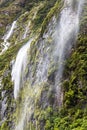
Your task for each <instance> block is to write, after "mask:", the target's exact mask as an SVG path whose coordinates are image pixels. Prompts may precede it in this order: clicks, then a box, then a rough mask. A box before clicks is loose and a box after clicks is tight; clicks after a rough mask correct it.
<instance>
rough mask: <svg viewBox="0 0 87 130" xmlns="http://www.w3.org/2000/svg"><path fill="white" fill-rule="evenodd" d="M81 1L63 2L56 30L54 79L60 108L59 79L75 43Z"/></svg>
mask: <svg viewBox="0 0 87 130" xmlns="http://www.w3.org/2000/svg"><path fill="white" fill-rule="evenodd" d="M83 3H84V1H83V0H79V1H78V0H76V1H74V0H65V1H64V9H63V10H62V12H61V17H60V21H59V24H58V26H57V30H56V35H55V36H56V37H55V39H56V49H55V57H56V56H57V57H58V72H57V75H56V78H55V86H56V91H57V100H58V104H59V106H61V103H62V100H63V95H62V93H61V87H60V85H61V78H62V74H63V69H64V60H65V59H66V55H69V53H70V50H71V47H72V44H73V43H74V42H75V40H76V37H77V35H78V30H79V17H80V13H81V10H82V5H83Z"/></svg>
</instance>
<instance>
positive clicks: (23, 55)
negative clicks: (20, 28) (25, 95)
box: [12, 39, 32, 99]
mask: <svg viewBox="0 0 87 130" xmlns="http://www.w3.org/2000/svg"><path fill="white" fill-rule="evenodd" d="M31 42H32V39H30V40H29V41H28V42H27V43H26V44H25V45H24V46H23V47H22V48H21V49H20V50H19V52H18V54H17V58H16V61H15V64H14V65H13V69H12V80H13V81H14V97H15V99H16V98H17V97H18V93H19V90H20V87H22V86H23V80H24V72H25V69H26V64H27V51H28V49H29V48H30V43H31Z"/></svg>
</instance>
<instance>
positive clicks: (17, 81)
mask: <svg viewBox="0 0 87 130" xmlns="http://www.w3.org/2000/svg"><path fill="white" fill-rule="evenodd" d="M83 2H84V1H83V0H76V1H74V0H65V1H64V8H63V10H62V11H61V13H60V20H59V22H58V24H57V27H56V30H55V33H54V34H53V37H52V38H53V41H55V44H54V45H55V49H54V48H53V49H54V52H53V54H52V55H51V56H53V58H54V59H57V63H58V71H57V73H56V76H55V88H56V94H57V100H58V105H59V106H61V104H62V98H63V96H62V90H61V86H60V85H61V78H62V74H63V69H64V60H65V59H66V57H67V55H69V52H70V50H71V47H72V44H73V43H74V42H75V40H76V37H77V34H78V30H79V17H80V13H81V10H82V5H83ZM48 35H49V34H48ZM46 38H48V37H46ZM46 38H45V39H46ZM31 41H32V40H30V41H29V42H28V43H27V44H26V45H24V46H23V47H22V48H21V49H20V50H19V53H18V55H17V58H16V62H15V65H14V66H13V70H12V80H13V81H14V97H15V98H17V97H18V93H19V91H20V88H21V87H22V86H23V82H24V73H25V68H26V62H27V50H28V49H29V47H30V43H31ZM44 41H45V40H44ZM41 45H42V48H39V49H40V50H39V51H40V52H41V53H40V54H43V55H41V59H40V58H39V63H38V65H37V70H36V72H37V73H36V79H35V80H36V83H37V82H44V80H45V81H47V80H46V78H47V76H44V74H46V75H47V71H48V69H49V64H50V60H49V59H51V58H50V57H51V56H50V54H48V53H49V51H48V53H47V54H46V57H45V53H43V51H44V48H45V47H44V46H45V42H43V44H41ZM40 47H41V46H40ZM43 57H44V58H43ZM40 60H41V61H40ZM43 60H44V61H43ZM42 62H45V63H42ZM47 64H48V65H47ZM45 66H46V67H45ZM43 67H44V68H43ZM45 69H46V70H45ZM38 71H39V72H38ZM39 74H40V76H38V75H39ZM43 77H44V80H43ZM28 89H30V90H29V93H28V94H26V98H25V100H24V101H23V104H22V105H24V106H22V114H20V115H21V116H20V117H19V121H18V124H17V125H16V127H15V130H25V129H26V124H27V123H26V122H28V123H29V119H30V116H31V114H32V113H33V112H34V105H35V104H34V103H35V99H36V97H37V96H38V95H39V94H37V93H39V91H41V87H39V86H38V85H37V86H36V87H35V88H34V86H33V87H30V88H29V86H28ZM27 91H28V90H27ZM30 93H31V94H32V96H31V95H30ZM30 130H31V129H30Z"/></svg>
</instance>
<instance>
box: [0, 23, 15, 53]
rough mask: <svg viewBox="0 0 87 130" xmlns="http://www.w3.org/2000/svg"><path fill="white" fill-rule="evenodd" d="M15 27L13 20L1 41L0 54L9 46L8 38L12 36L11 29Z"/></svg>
mask: <svg viewBox="0 0 87 130" xmlns="http://www.w3.org/2000/svg"><path fill="white" fill-rule="evenodd" d="M15 27H16V21H13V23H12V25H11V28H10V29H9V31H8V32H7V34H6V35H5V36H4V37H3V39H4V42H3V43H2V46H3V47H4V48H3V49H2V52H1V53H0V55H1V54H2V53H3V52H4V51H6V50H7V49H8V47H9V46H10V43H9V42H8V40H9V38H10V37H11V36H12V34H13V31H14V29H15Z"/></svg>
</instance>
